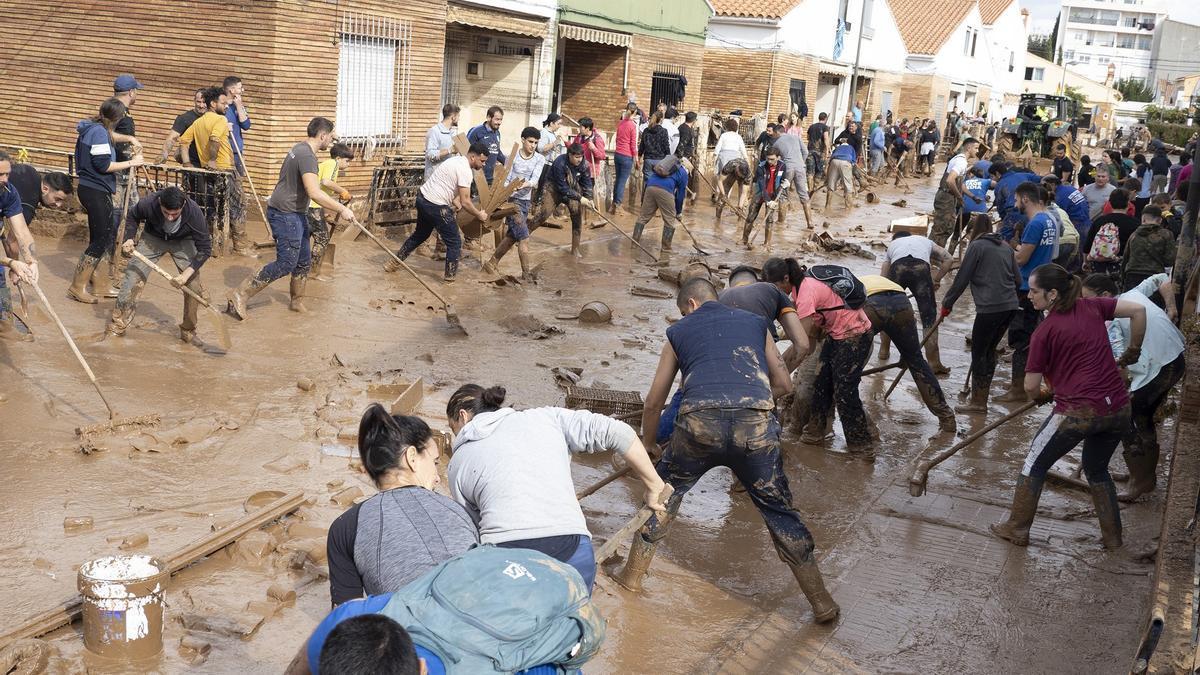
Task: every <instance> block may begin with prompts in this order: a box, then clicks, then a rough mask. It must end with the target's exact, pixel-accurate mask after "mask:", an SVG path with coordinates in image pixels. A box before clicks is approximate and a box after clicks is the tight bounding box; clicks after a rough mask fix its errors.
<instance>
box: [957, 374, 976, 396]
mask: <svg viewBox="0 0 1200 675" xmlns="http://www.w3.org/2000/svg"><path fill="white" fill-rule="evenodd" d="M974 373H975V366H971V367H970V368H967V379H965V380H963V388H962V391H960V392H958V400H959V402H960V403H966V402H967V398H968V397H969V396H970V395H971V375H973V374H974Z"/></svg>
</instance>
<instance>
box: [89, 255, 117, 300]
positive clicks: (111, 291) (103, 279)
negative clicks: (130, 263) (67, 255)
mask: <svg viewBox="0 0 1200 675" xmlns="http://www.w3.org/2000/svg"><path fill="white" fill-rule="evenodd" d="M113 264H114V263H113V261H112V259H109V261H108V265H107V267H109V268H111V267H112V266H113ZM105 268H106V266H105V265H101V264H100V260H97V261H96V268H95V269H94V270H92V278H91V282H92V295H93V297H96V298H115V297H117V293H118V292H119V290H120V289H118V288H115V287H113V284H114V283H116V282H114V281H113V280H112V278H111V276H110V274H109V272H108V270H107V269H105Z"/></svg>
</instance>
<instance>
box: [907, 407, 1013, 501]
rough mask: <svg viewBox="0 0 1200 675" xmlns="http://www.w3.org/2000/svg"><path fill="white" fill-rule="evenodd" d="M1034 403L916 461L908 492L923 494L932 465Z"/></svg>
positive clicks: (916, 494)
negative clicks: (945, 448) (934, 453)
mask: <svg viewBox="0 0 1200 675" xmlns="http://www.w3.org/2000/svg"><path fill="white" fill-rule="evenodd" d="M1036 405H1037V402H1036V401H1029V402H1028V403H1026V404H1025V405H1023V406H1021V407H1020V408H1017V409H1016V410H1014V411H1012V412H1010V413H1009V414H1007V415H1005V416H1004V417H1001V418H1000V419H998V420H996V421H995V422H992V423H991V424H989V425H987V426H986V427H984V428H982V429H980V430H979V431H976V432H975V433H973V434H971V435H970V436H967V437H966V438H964V439H962V440H961V441H959V442H958V443H955V444H954V445H952V446H951V447H950V448H949V449H948V450H943V451H942V452H939V453H938V454H936V455H934V456H932V457H929V458H927V459H924V460H921V461H920V462H918V463H917V466H916V468H915V469H913V472H912V477H910V478H909V479H908V494H910V495H912V496H914V497H920V496H921V495H923V494H925V488H926V486H927V484H928V483H929V471H930V470H931V469H933V467H935V466H937V465H938V464H941V463H942V462H944V461H946V460H947V459H950V458H951V457H952V456H954V454H955V453H957V452H958V451H959V450H962V449H963V448H965V447H967V446H968V445H970V444H972V443H974V442H975V441H977V440H979V439H981V438H983V437H984V436H985V435H986V434H987V433H988V432H990V431H991V430H993V429H995V428H996V427H998V426H1000V425H1002V424H1004V423H1005V422H1009V421H1011V420H1014V419H1016V418H1017V417H1020V416H1021V415H1023V414H1025V413H1026V412H1027V411H1028V410H1029V409H1030V408H1033V407H1034V406H1036Z"/></svg>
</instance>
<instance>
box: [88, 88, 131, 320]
mask: <svg viewBox="0 0 1200 675" xmlns="http://www.w3.org/2000/svg"><path fill="white" fill-rule="evenodd" d="M143 88H144V87H143V86H142V83H141V82H138V81H137V78H135V77H134V76H133V75H129V74H123V75H118V76H117V79H115V80H113V98H115V99H117V100H118V101H120V102H121V103H124V104H125V116H124V117H122V118H121V119H120V120H118V121H117V125H116V126H115V127H113V130H112V140H113V149H114V150H115V151H116V153H117V161H118V162H127V161H129V160H131V159H133V157H134V155H140V154H142V143H141V141H139V140H138V139H137V135H136V130H135V128H134V123H133V113H132V112H131V111H132V109H133V106H134V104H135V103H137V97H138V94H137V93H138V90H139V89H143ZM113 175H114V177H115V178H116V179H117V187H116V192H114V193H113V196H112V198H113V207H114V208H113V231H114V232H116V231H117V230H118V229H119V228H120V226H121V219H122V218H123V217H124V214H122V213H120V210H121V204H122V202H123V200H124V197H125V190H126V189H127V186H128V184H129V174H128V173H127V172H125V171H118V172H116V173H115V174H113ZM114 244H115V242H114ZM105 255H106V257H107V258H108V264H109V266H110V267H111V266H112V265H118V266H122V265H121V263H120V262H119V261H118V260H117V259H115V258H114V257H113V250H112V249H110V250H108V251H106V252H105ZM121 271H122V270H121V269H116V270H112V271H111V272H110V274H109V279H110V281H111V284H109V285H108V287H105V285H104V284H101V285H100V286H98V287H95V290H97V291H98V292H100V291H102V293H101V296H100V297H104V298H115V297H117V293H118V292H119V289H118V288H117V284H118V283H119V282H118V279H120V276H121V274H120V273H121ZM93 286H95V284H94V283H93Z"/></svg>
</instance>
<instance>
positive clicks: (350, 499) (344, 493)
mask: <svg viewBox="0 0 1200 675" xmlns="http://www.w3.org/2000/svg"><path fill="white" fill-rule="evenodd" d="M361 496H363V491H362V488H360V487H358V486H357V485H354V486H351V487H348V488H345V489H344V490H341V491H340V492H336V493H334V495H333V496H332V497H330V498H329V501H331V502H333V503H334V504H337V505H338V506H341V507H342V508H346V507H348V506H352V505H353V504H354V500H356V499H358V498H359V497H361Z"/></svg>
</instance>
